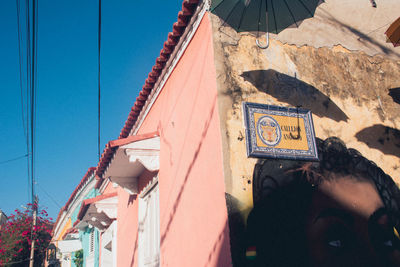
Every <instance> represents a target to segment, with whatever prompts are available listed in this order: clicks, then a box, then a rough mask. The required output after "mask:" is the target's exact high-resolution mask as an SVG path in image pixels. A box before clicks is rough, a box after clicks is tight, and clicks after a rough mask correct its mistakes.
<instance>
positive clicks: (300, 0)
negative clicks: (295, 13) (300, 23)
mask: <svg viewBox="0 0 400 267" xmlns="http://www.w3.org/2000/svg"><path fill="white" fill-rule="evenodd" d="M298 1H299V2H300V4H301V5H302V6H303V7H304V8H305V9H306V10H307V11H308V14H310V16H311V17H312V16H313V14H312V12H311V11H310V10H309V9H308V7H307V6H306V5H305V4H304V3H303V1H302V0H298Z"/></svg>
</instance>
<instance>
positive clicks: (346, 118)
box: [210, 1, 400, 216]
mask: <svg viewBox="0 0 400 267" xmlns="http://www.w3.org/2000/svg"><path fill="white" fill-rule="evenodd" d="M327 2H330V3H332V2H334V1H327ZM337 2H338V3H339V4H340V3H341V2H343V1H337ZM355 2H357V3H355ZM355 2H354V5H357V4H358V5H359V4H360V3H358V2H360V1H355ZM364 2H365V4H366V6H368V5H370V2H369V1H364ZM388 2H389V3H390V4H391V5H392V8H393V5H396V4H395V3H394V1H388ZM323 5H324V4H323ZM354 5H353V7H354ZM378 5H379V3H378ZM331 6H333V9H334V11H335V12H338V10H339V9H338V8H337V6H335V5H331ZM397 7H398V8H397V10H400V5H399V4H397ZM368 8H369V6H368ZM323 11H324V12H323V13H324V14H327V13H329V12H331V11H332V10H330V9H329V6H325V9H324V10H323ZM335 12H333V11H332V12H331V13H330V14H331V15H332V14H335ZM366 12H370V11H369V10H367V11H366ZM392 13H393V12H392ZM368 14H369V13H368ZM350 15H351V14H350V13H349V14H347V16H350ZM210 16H211V19H212V22H213V37H214V50H215V66H216V70H217V84H218V90H219V98H218V101H219V103H218V105H219V112H220V118H221V129H222V133H223V137H222V138H223V146H224V147H223V151H224V172H225V185H226V192H227V194H228V195H229V198H230V200H229V201H233V203H235V205H234V209H238V211H239V212H240V213H241V214H244V216H245V215H246V214H247V211H249V210H250V209H251V207H252V204H253V203H252V194H251V190H252V185H251V184H252V174H253V169H254V165H255V163H256V162H257V159H255V158H247V156H246V145H245V132H244V125H243V116H242V115H243V114H242V110H241V107H242V102H243V101H248V102H257V103H265V104H271V105H281V106H292V107H293V106H294V107H296V106H301V107H303V108H306V109H309V110H311V111H312V113H313V121H314V126H315V132H316V136H317V137H319V138H321V139H325V138H327V137H329V136H337V137H339V138H340V139H342V140H343V141H344V142H345V143H346V145H347V146H348V147H350V148H355V149H357V150H358V151H360V152H361V153H362V154H363V156H365V157H366V158H368V159H370V160H372V161H374V162H375V163H376V164H377V165H378V166H379V167H381V168H382V169H383V170H384V171H385V172H386V173H387V174H389V175H390V176H391V177H392V178H393V179H394V180H395V181H396V182H397V183H400V177H399V174H400V159H399V156H400V131H399V129H400V128H399V127H400V106H399V103H400V102H399V100H400V99H399V91H400V78H399V77H400V57H399V52H398V51H399V50H393V49H392V48H390V46H389V45H387V49H375V50H374V52H371V51H372V50H371V49H372V48H371V47H372V46H371V45H370V44H371V42H374V43H375V45H376V46H377V47H383V43H385V40H378V41H374V39H373V38H372V37H371V40H370V41H371V42H370V44H366V43H364V44H361V43H360V44H359V45H358V46H357V45H350V44H354V40H352V41H351V42H350V41H349V42H347V43H346V44H341V43H340V42H337V43H333V42H331V41H330V40H328V39H323V37H321V38H322V39H321V38H319V39H318V45H317V44H316V41H315V40H312V41H310V44H307V42H306V39H304V38H302V39H301V43H299V44H297V45H296V42H288V38H289V37H290V36H292V35H293V33H294V32H295V31H296V29H289V30H290V31H292V32H291V33H292V34H287V35H285V36H283V37H284V38H281V39H282V41H280V40H279V39H280V35H278V36H272V39H271V40H270V46H269V48H268V49H259V48H258V47H257V46H256V43H255V40H256V39H255V37H254V35H252V34H248V33H241V34H238V33H236V31H234V30H233V29H232V28H230V27H229V26H227V25H223V24H222V23H221V20H220V19H219V18H218V17H216V16H215V15H213V14H211V13H210ZM357 16H358V15H357ZM342 17H344V16H343V15H342ZM389 17H390V16H389ZM391 17H393V15H391ZM378 18H379V17H377V21H379V23H381V21H382V19H378ZM340 19H342V18H340ZM310 20H312V19H310ZM386 20H388V19H387V18H386V19H385V21H386ZM357 21H358V20H354V19H353V20H350V22H348V23H349V24H348V25H347V24H346V25H347V26H348V27H352V28H354V29H357V28H359V27H358V26H359V25H358V24H355V25H352V24H351V23H356V22H357ZM335 23H336V24H335ZM303 24H304V25H306V26H307V27H308V28H306V29H303V28H301V27H300V28H299V29H300V30H303V31H305V32H303V33H307V34H308V35H310V34H312V33H310V32H308V31H309V30H310V29H312V27H311V26H312V25H311V26H310V25H308V24H306V22H303ZM303 24H302V25H303ZM329 24H330V25H331V26H330V28H329V27H328V28H327V29H328V30H329V29H339V28H338V27H339V26H341V27H342V26H343V21H341V22H340V21H339V20H336V21H335V20H334V19H331V20H330V21H329ZM310 27H311V28H310ZM371 27H372V26H369V28H371ZM386 27H388V26H386ZM367 28H368V27H367ZM307 29H308V31H307ZM318 29H320V27H319V28H318ZM282 33H284V32H282ZM296 34H297V33H296ZM334 34H336V32H335V31H333V32H327V33H325V36H330V37H332V35H334ZM353 34H354V32H351V33H348V32H346V31H342V33H341V34H340V36H339V37H340V38H339V39H341V40H346V36H347V38H350V39H353V38H354V36H353ZM364 35H365V34H364ZM380 38H384V37H383V36H381V37H380ZM346 47H350V48H351V49H352V50H349V49H348V48H346ZM397 49H400V48H397ZM228 206H229V205H228Z"/></svg>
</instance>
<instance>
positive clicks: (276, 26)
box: [265, 0, 278, 33]
mask: <svg viewBox="0 0 400 267" xmlns="http://www.w3.org/2000/svg"><path fill="white" fill-rule="evenodd" d="M267 1H268V0H267ZM271 8H272V14H273V16H274V24H275V33H278V25H276V17H275V9H274V1H271ZM265 9H266V12H267V13H268V8H267V7H266V8H265Z"/></svg>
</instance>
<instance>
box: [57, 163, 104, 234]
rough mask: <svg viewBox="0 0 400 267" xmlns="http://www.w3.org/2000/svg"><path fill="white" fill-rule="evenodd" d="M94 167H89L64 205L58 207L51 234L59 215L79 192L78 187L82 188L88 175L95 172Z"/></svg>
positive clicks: (59, 217)
mask: <svg viewBox="0 0 400 267" xmlns="http://www.w3.org/2000/svg"><path fill="white" fill-rule="evenodd" d="M95 170H96V168H95V167H90V168H89V169H88V170H87V172H86V174H85V175H84V176H83V178H82V179H81V181H80V182H79V184H78V186H77V187H76V188H75V190H74V191H73V192H72V194H71V196H70V197H69V199H68V201H67V203H65V205H64V207H62V208H61V209H60V211H59V212H58V215H57V219H56V222H55V223H54V227H53V230H52V234H53V233H54V230H55V227H56V225H57V223H58V221H59V220H60V219H61V215H62V214H63V212H64V211H67V210H68V207H69V205H70V204H71V202H72V201H73V200H74V198H75V196H76V194H77V193H78V192H79V190H80V189H82V187H83V186H84V185H85V184H86V182H87V181H88V179H89V178H90V176H91V175H92V174H93V173H94V172H95Z"/></svg>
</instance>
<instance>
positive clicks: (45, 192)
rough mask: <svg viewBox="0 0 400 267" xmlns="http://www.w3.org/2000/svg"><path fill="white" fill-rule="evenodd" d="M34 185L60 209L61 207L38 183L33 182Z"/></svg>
mask: <svg viewBox="0 0 400 267" xmlns="http://www.w3.org/2000/svg"><path fill="white" fill-rule="evenodd" d="M35 184H37V185H38V186H39V188H40V189H41V190H42V191H43V192H44V193H45V194H46V195H47V196H48V197H49V198H50V200H51V201H53V203H54V204H56V206H57V207H58V208H60V209H61V208H62V207H61V205H60V204H58V202H57V201H56V200H55V199H54V198H53V197H52V196H51V195H50V194H49V193H48V192H47V191H46V190H45V189H44V188H43V187H42V186H41V185H40V184H39V183H38V182H35Z"/></svg>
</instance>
